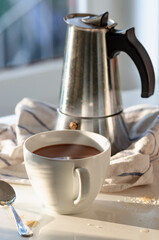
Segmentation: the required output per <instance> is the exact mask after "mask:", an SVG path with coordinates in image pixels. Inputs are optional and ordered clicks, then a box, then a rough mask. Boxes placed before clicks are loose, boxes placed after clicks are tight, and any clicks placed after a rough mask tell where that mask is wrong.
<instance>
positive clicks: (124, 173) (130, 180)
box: [101, 105, 159, 192]
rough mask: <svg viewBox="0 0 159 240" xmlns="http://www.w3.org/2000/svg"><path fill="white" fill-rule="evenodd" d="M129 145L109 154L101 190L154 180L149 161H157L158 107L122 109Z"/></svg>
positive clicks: (158, 155) (143, 183)
mask: <svg viewBox="0 0 159 240" xmlns="http://www.w3.org/2000/svg"><path fill="white" fill-rule="evenodd" d="M125 118H126V123H127V126H128V129H129V137H130V140H131V141H132V144H131V145H130V146H129V147H128V149H126V150H123V151H121V152H119V153H117V154H115V155H114V156H112V157H111V161H110V165H109V169H108V174H107V176H106V178H105V181H104V184H103V186H102V189H101V192H118V191H123V190H125V189H128V188H130V187H135V186H140V185H146V184H151V183H152V182H153V167H152V161H154V160H159V108H158V107H153V106H149V105H139V106H134V107H130V108H128V109H127V110H125Z"/></svg>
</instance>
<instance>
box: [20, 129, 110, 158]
mask: <svg viewBox="0 0 159 240" xmlns="http://www.w3.org/2000/svg"><path fill="white" fill-rule="evenodd" d="M53 132H72V133H73V132H79V133H88V134H92V135H98V136H100V137H101V138H103V140H106V141H107V148H106V149H103V151H101V152H100V153H98V154H96V155H92V156H89V157H85V158H75V159H67V162H68V161H69V162H71V161H76V160H81V161H82V160H84V159H86V158H87V159H90V158H95V157H96V156H100V155H102V154H104V153H105V152H107V151H108V150H109V149H110V148H111V144H110V141H109V140H108V138H106V137H105V136H103V135H101V134H99V133H95V132H91V131H86V130H71V129H63V130H51V131H45V132H39V133H36V134H34V135H32V136H30V137H28V138H27V139H26V140H25V141H24V143H23V148H24V149H26V150H27V151H28V152H29V153H31V154H33V156H37V157H38V158H40V159H47V160H50V161H60V162H61V161H64V162H66V159H62V158H61V159H60V158H50V157H45V156H41V155H38V154H36V153H33V152H32V151H31V150H29V149H28V147H27V146H26V144H27V142H28V141H30V139H32V138H34V137H37V136H38V135H39V136H40V135H42V134H51V133H53ZM97 143H98V142H97ZM52 145H54V144H52ZM55 145H56V144H55ZM83 145H84V144H83ZM48 146H49V145H48Z"/></svg>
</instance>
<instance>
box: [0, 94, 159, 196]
mask: <svg viewBox="0 0 159 240" xmlns="http://www.w3.org/2000/svg"><path fill="white" fill-rule="evenodd" d="M124 112H125V121H126V124H127V126H128V130H129V137H130V140H131V141H132V144H131V145H130V146H129V148H128V149H125V150H123V151H121V152H119V153H117V154H116V155H114V156H112V157H111V161H110V166H109V169H108V174H107V176H106V178H105V181H104V184H103V186H102V189H101V191H102V192H116V191H122V190H124V189H127V188H130V187H133V186H139V185H145V184H151V183H152V182H153V167H152V161H155V160H158V159H159V107H158V106H151V105H138V106H134V107H130V108H128V109H126V110H125V111H124ZM15 114H16V123H15V124H12V125H6V124H0V179H4V178H6V177H9V181H12V182H19V183H25V184H26V183H28V179H27V175H26V172H25V168H24V164H20V163H22V162H23V148H22V146H23V143H24V141H25V139H27V138H28V137H29V136H31V135H33V134H35V133H38V132H42V131H50V130H52V129H55V124H56V117H57V110H56V107H54V106H51V105H49V104H46V103H44V102H40V101H37V100H33V99H29V98H24V99H23V100H22V101H20V102H19V103H18V104H17V106H16V108H15ZM15 164H17V165H16V166H21V167H20V168H19V167H17V168H16V167H14V166H12V165H15ZM16 169H17V171H16ZM20 180H21V181H20Z"/></svg>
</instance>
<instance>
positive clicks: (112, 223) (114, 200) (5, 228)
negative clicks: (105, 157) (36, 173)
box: [0, 161, 159, 240]
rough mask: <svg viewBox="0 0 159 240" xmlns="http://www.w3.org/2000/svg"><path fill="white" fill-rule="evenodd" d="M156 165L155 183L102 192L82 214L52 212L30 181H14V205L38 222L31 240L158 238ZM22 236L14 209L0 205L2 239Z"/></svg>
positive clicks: (158, 175)
mask: <svg viewBox="0 0 159 240" xmlns="http://www.w3.org/2000/svg"><path fill="white" fill-rule="evenodd" d="M153 166H154V182H153V184H152V185H149V186H142V187H135V188H132V189H129V190H127V191H123V192H120V193H118V194H101V193H100V194H99V195H98V196H97V198H96V199H95V201H94V202H93V204H92V205H91V206H90V207H89V209H88V211H86V212H84V213H81V214H78V215H74V216H69V215H57V214H55V213H51V212H48V211H47V210H46V209H45V208H43V206H42V204H41V201H40V200H39V199H38V197H37V196H36V194H35V192H34V190H33V189H32V187H31V186H29V185H18V184H12V186H13V187H14V189H15V191H16V195H17V198H16V201H15V203H14V207H15V208H16V210H17V212H18V213H19V215H20V216H21V217H22V219H23V221H24V222H25V223H27V224H29V223H30V222H31V221H32V222H34V223H35V226H34V227H32V230H33V232H34V235H33V237H30V238H28V239H31V240H54V239H55V240H104V239H106V240H108V239H109V240H128V239H129V240H130V239H131V240H132V239H133V240H138V239H139V240H150V239H153V240H158V239H159V161H156V162H154V163H153ZM39 187H40V186H39ZM19 239H23V238H22V237H20V236H19V235H18V233H17V230H16V226H15V222H14V219H13V217H12V213H11V211H10V209H9V208H8V207H0V240H19ZM25 239H26V238H25Z"/></svg>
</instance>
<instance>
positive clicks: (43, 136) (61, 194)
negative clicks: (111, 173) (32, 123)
mask: <svg viewBox="0 0 159 240" xmlns="http://www.w3.org/2000/svg"><path fill="white" fill-rule="evenodd" d="M66 143H67V144H82V145H87V146H92V147H95V148H97V149H99V150H100V151H101V153H99V154H97V155H94V156H90V157H86V158H82V159H69V160H63V159H51V158H47V157H43V156H39V155H37V154H34V153H33V152H34V151H35V150H37V149H39V148H41V147H45V146H49V145H54V144H66ZM110 151H111V147H110V142H109V141H108V140H107V139H106V138H105V137H103V136H101V135H99V134H96V133H93V132H88V131H78V130H57V131H49V132H42V133H39V134H36V135H33V136H31V137H30V138H28V139H27V140H26V141H25V143H24V161H25V165H26V170H27V173H28V176H29V179H30V181H31V184H32V186H33V188H34V189H35V191H36V193H37V195H38V196H39V198H40V199H41V201H42V202H43V203H44V205H45V207H46V208H48V209H51V210H53V211H55V212H57V213H60V214H74V213H78V212H82V211H84V210H86V209H87V207H88V206H89V205H90V203H91V202H92V201H93V200H94V199H95V198H96V196H97V194H98V193H99V191H100V188H101V186H102V183H103V181H104V178H105V177H106V171H107V168H108V165H109V162H110Z"/></svg>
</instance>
